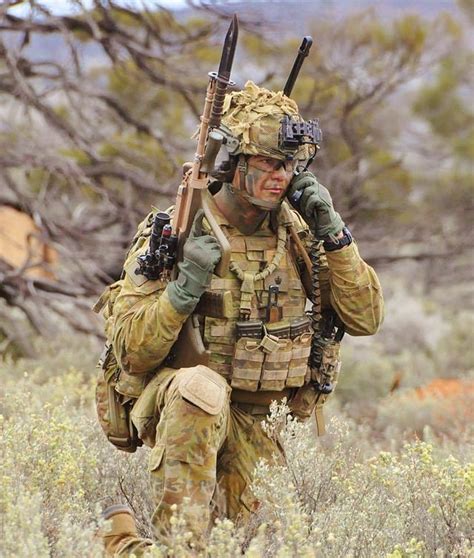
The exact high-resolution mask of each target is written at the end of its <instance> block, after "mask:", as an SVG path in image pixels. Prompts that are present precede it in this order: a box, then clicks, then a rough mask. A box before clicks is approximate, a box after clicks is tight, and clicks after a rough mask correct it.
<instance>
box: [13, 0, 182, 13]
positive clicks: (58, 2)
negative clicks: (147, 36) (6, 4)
mask: <svg viewBox="0 0 474 558" xmlns="http://www.w3.org/2000/svg"><path fill="white" fill-rule="evenodd" d="M82 2H83V4H84V5H85V6H87V7H90V6H91V5H92V3H93V2H92V0H82ZM116 2H117V4H122V5H123V6H130V7H132V8H137V7H139V6H142V5H146V6H150V7H151V6H153V5H154V4H155V2H154V0H116ZM37 3H41V4H42V5H43V6H45V7H47V8H49V9H50V10H52V11H54V12H56V13H61V14H63V13H67V12H73V11H74V7H73V5H74V2H71V0H39V2H37ZM156 3H157V4H161V5H162V6H166V7H167V8H174V7H176V8H179V7H181V6H184V5H185V4H186V0H158V2H156ZM28 9H29V4H28V2H25V3H24V4H23V5H19V6H15V7H14V8H10V11H11V13H13V14H17V15H20V14H24V13H25V12H27V11H28Z"/></svg>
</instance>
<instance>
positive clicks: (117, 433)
mask: <svg viewBox="0 0 474 558" xmlns="http://www.w3.org/2000/svg"><path fill="white" fill-rule="evenodd" d="M97 367H98V369H99V371H98V378H97V385H96V394H95V395H96V409H97V416H98V418H99V423H100V425H101V427H102V430H103V431H104V434H105V435H106V436H107V439H108V440H109V442H110V443H111V444H113V445H114V446H115V447H116V448H118V449H120V450H122V451H126V452H129V453H133V452H134V451H136V449H137V447H138V446H141V445H142V442H141V440H139V439H138V435H137V431H136V428H135V427H134V425H133V423H132V421H131V418H130V412H131V409H132V407H133V405H134V403H135V401H136V399H137V398H138V396H139V395H140V394H141V392H142V391H143V389H144V387H145V383H146V381H147V378H146V377H143V378H142V377H134V376H131V375H130V374H125V373H124V372H123V371H122V370H121V369H120V367H119V366H118V363H117V360H116V359H115V355H114V354H113V351H112V346H111V345H109V344H106V345H105V348H104V352H103V356H101V358H100V359H99V362H98V364H97Z"/></svg>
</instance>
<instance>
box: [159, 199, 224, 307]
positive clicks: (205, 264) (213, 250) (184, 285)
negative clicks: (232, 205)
mask: <svg viewBox="0 0 474 558" xmlns="http://www.w3.org/2000/svg"><path fill="white" fill-rule="evenodd" d="M203 217H204V212H203V211H202V210H200V211H198V212H197V213H196V217H195V218H194V222H193V226H192V229H191V231H190V233H189V236H188V238H187V239H186V242H185V243H184V246H183V261H182V262H180V263H179V264H178V269H179V274H178V278H177V279H176V281H171V283H169V284H168V287H167V292H168V296H169V299H170V302H171V304H172V305H173V307H174V308H175V310H176V311H177V312H179V313H181V314H191V312H192V311H193V310H194V308H195V307H196V304H197V303H198V302H199V299H200V297H201V295H202V294H203V293H204V291H205V290H206V288H207V287H208V286H209V285H210V282H211V277H212V272H213V271H214V269H215V267H216V265H217V264H218V262H219V260H220V259H221V250H220V248H219V244H218V242H217V240H216V239H215V238H214V237H213V236H210V235H204V236H201V235H202V219H203Z"/></svg>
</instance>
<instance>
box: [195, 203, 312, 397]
mask: <svg viewBox="0 0 474 558" xmlns="http://www.w3.org/2000/svg"><path fill="white" fill-rule="evenodd" d="M215 215H216V217H217V220H218V222H219V225H220V226H221V228H222V230H223V231H224V233H225V234H226V236H227V238H228V239H229V243H230V246H231V251H232V255H231V266H230V269H229V271H228V273H227V275H226V276H225V277H223V278H219V277H217V276H213V278H212V281H211V285H210V288H209V290H210V291H212V292H213V293H218V294H221V295H222V296H224V293H226V292H229V291H230V293H231V295H232V311H231V312H230V315H229V314H228V316H227V317H226V318H223V317H222V318H215V317H213V318H211V317H204V318H203V331H202V333H203V341H204V345H205V347H206V348H207V349H208V351H209V353H210V356H209V366H210V368H212V369H213V370H215V371H216V372H218V373H219V374H221V375H222V376H224V377H225V378H226V379H227V381H228V382H229V383H230V385H231V386H232V387H233V388H237V389H241V390H245V391H280V390H283V389H284V388H293V387H300V386H302V385H303V384H305V383H307V382H309V380H310V377H309V369H308V366H307V362H308V357H309V353H310V347H311V337H312V331H311V323H310V320H309V318H308V317H307V316H306V315H305V307H306V303H307V297H306V294H305V290H304V287H303V284H302V282H301V279H300V275H299V272H298V269H297V264H296V261H295V259H296V258H295V256H294V254H293V251H292V250H291V249H290V240H289V232H288V227H289V224H290V223H289V222H288V221H291V214H290V212H289V211H288V210H287V209H285V210H284V211H281V212H280V217H279V225H278V233H277V234H276V233H275V231H273V230H272V229H271V228H270V226H269V223H268V220H267V221H266V222H265V223H264V224H263V226H262V227H261V228H260V229H259V230H258V231H256V232H255V233H254V234H253V235H251V236H246V235H244V234H242V233H241V232H240V231H239V230H238V229H236V228H235V227H233V226H231V225H230V224H229V223H228V222H227V221H226V220H225V219H224V217H223V216H222V215H221V214H220V213H219V212H217V211H216V212H215ZM289 218H290V219H289ZM285 219H286V222H285ZM272 262H273V265H272ZM275 264H277V265H275ZM269 266H270V268H269ZM274 268H275V269H274ZM272 297H274V299H273V300H272ZM269 299H270V300H269ZM272 302H273V304H271V303H272ZM269 318H271V319H270V320H269Z"/></svg>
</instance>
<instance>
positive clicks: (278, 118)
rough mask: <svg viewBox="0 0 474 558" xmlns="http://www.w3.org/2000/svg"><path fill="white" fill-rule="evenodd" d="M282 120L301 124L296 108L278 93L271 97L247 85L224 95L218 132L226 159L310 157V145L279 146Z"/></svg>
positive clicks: (311, 154)
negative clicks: (286, 118)
mask: <svg viewBox="0 0 474 558" xmlns="http://www.w3.org/2000/svg"><path fill="white" fill-rule="evenodd" d="M285 117H290V118H291V120H292V121H293V122H298V123H302V124H304V120H303V118H302V117H301V116H300V114H299V111H298V106H297V104H296V103H295V101H293V99H290V98H289V97H287V96H286V95H284V94H283V92H282V91H278V92H277V93H275V92H273V91H269V90H268V89H265V88H263V87H258V86H257V85H255V83H253V82H252V81H248V82H247V83H246V84H245V87H244V89H243V90H241V91H236V92H233V93H229V94H228V95H226V98H225V101H224V107H223V115H222V123H221V126H220V129H221V131H222V132H223V134H224V136H225V137H226V148H227V151H228V152H229V155H239V154H244V155H264V156H267V157H272V158H274V159H280V160H285V159H299V160H306V159H309V158H311V157H313V156H314V155H315V152H316V149H317V147H316V146H315V145H314V144H308V143H304V144H300V145H297V146H296V147H294V146H293V147H292V148H289V147H283V146H282V142H281V128H282V120H283V119H284V118H285ZM318 130H319V125H318Z"/></svg>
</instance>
